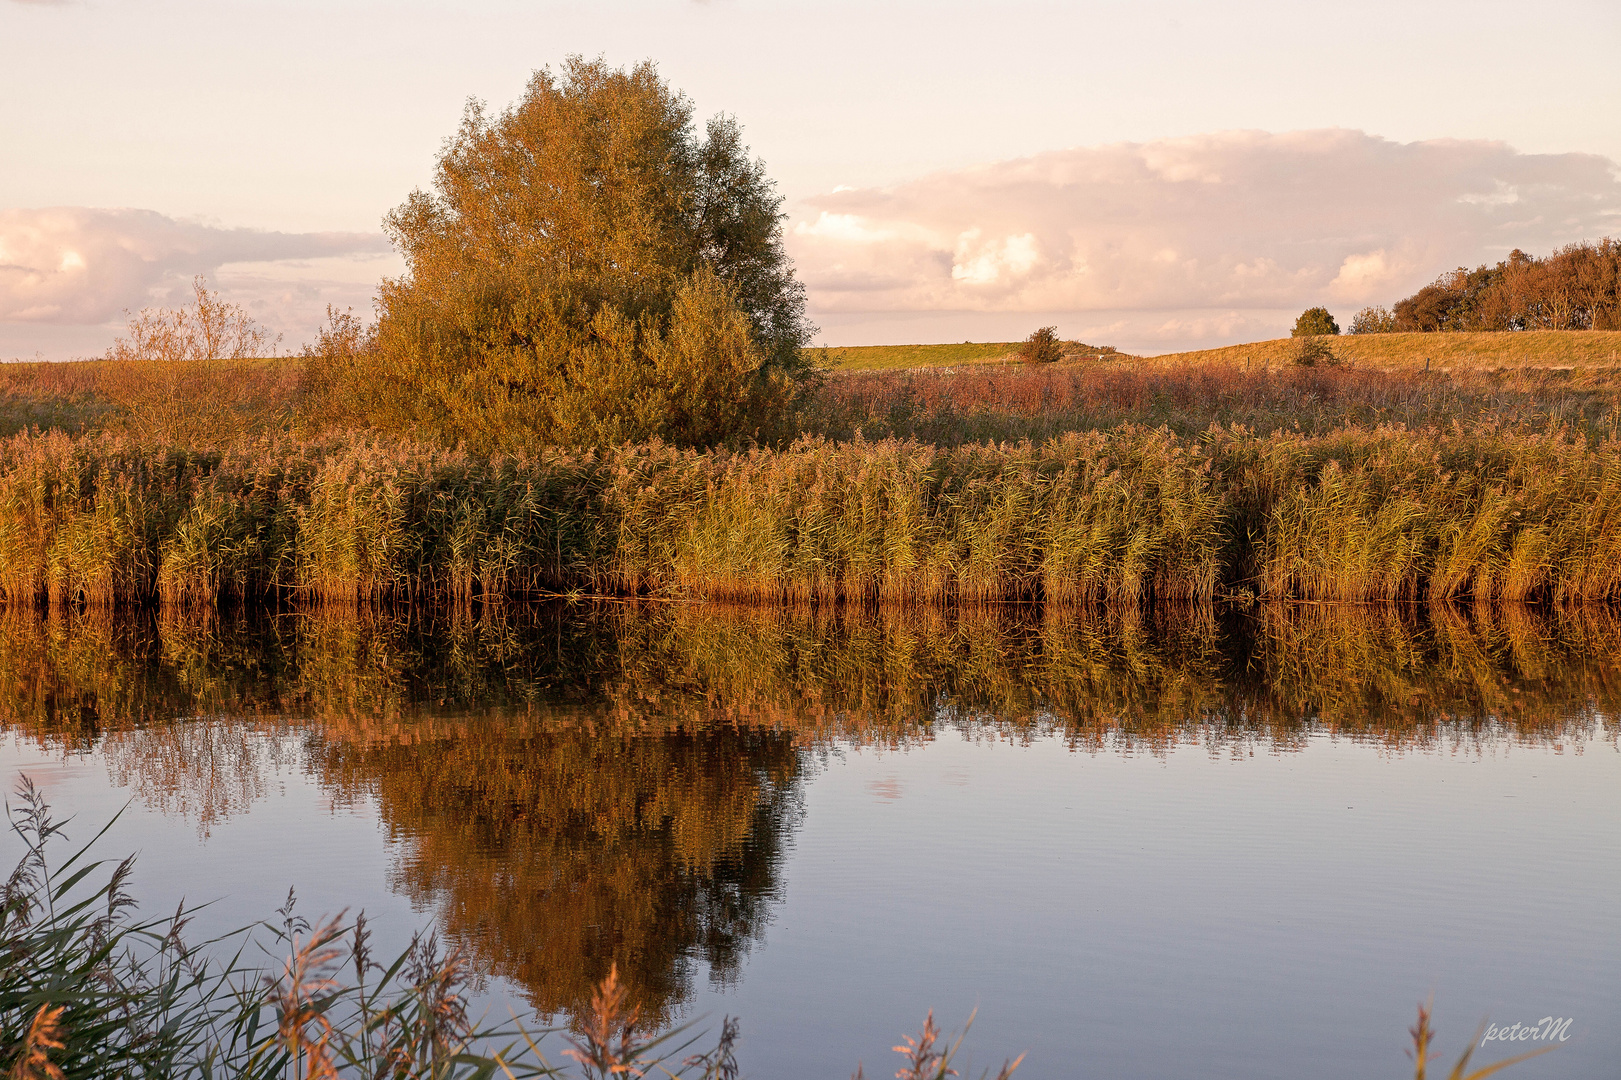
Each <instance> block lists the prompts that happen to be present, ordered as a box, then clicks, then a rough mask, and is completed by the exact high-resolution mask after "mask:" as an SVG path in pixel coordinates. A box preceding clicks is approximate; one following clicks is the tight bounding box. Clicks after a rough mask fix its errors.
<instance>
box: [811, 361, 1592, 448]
mask: <svg viewBox="0 0 1621 1080" xmlns="http://www.w3.org/2000/svg"><path fill="white" fill-rule="evenodd" d="M1618 375H1621V372H1603V371H1585V372H1574V371H1545V370H1537V369H1525V370H1515V371H1508V372H1498V373H1485V372H1474V373H1454V374H1450V375H1444V374H1441V373H1439V372H1432V373H1430V374H1425V373H1424V372H1422V371H1393V372H1383V371H1375V370H1370V369H1368V368H1360V367H1309V368H1307V367H1298V366H1295V365H1293V364H1289V365H1287V366H1284V367H1274V368H1270V369H1268V368H1264V367H1262V366H1261V365H1259V364H1257V365H1256V366H1254V367H1252V368H1249V369H1245V368H1244V367H1242V366H1234V365H1232V364H1229V363H1225V362H1220V361H1214V360H1210V361H1202V362H1186V363H1158V362H1153V363H1137V362H1130V363H1117V362H1107V363H1063V364H1056V365H1052V366H1050V367H1044V368H1038V369H1033V370H1032V369H1029V368H1024V367H1019V366H1008V367H1002V368H980V369H973V370H963V371H956V372H950V373H934V372H927V371H918V372H878V373H861V374H850V375H839V376H835V377H833V378H831V379H829V380H828V383H827V386H826V387H825V388H824V390H823V392H822V394H821V395H820V397H819V398H818V399H816V400H815V401H814V402H813V403H812V405H811V406H810V408H809V410H808V412H807V413H806V415H805V417H804V419H803V423H804V424H805V426H806V427H807V428H808V429H809V430H811V431H815V432H817V433H819V434H823V435H826V436H828V437H830V438H839V439H845V438H850V437H852V436H854V435H855V434H857V433H861V434H863V435H864V436H865V437H867V438H869V439H879V438H886V437H891V436H893V437H896V438H911V439H916V440H918V441H919V442H925V443H934V444H937V445H940V446H958V445H961V444H963V443H970V442H986V441H993V440H994V441H1004V440H1008V439H1031V440H1036V441H1040V440H1044V439H1049V438H1053V437H1055V436H1058V435H1062V434H1063V433H1065V432H1071V431H1107V430H1111V429H1114V428H1118V427H1121V426H1123V425H1127V424H1134V425H1139V426H1146V427H1159V426H1161V425H1163V426H1166V427H1168V428H1170V429H1171V430H1172V431H1174V432H1175V433H1176V434H1178V435H1180V436H1183V437H1185V438H1196V437H1198V436H1199V435H1200V434H1201V433H1203V432H1204V431H1205V430H1207V429H1208V428H1210V427H1211V426H1213V425H1216V426H1224V427H1225V426H1231V425H1235V424H1238V425H1243V426H1244V427H1246V428H1248V429H1249V430H1251V431H1255V432H1259V433H1262V434H1269V433H1271V432H1274V431H1287V432H1291V433H1295V432H1300V433H1304V434H1308V435H1314V434H1326V433H1328V432H1332V431H1335V430H1338V429H1340V428H1345V427H1377V426H1379V425H1388V424H1401V425H1403V426H1405V427H1408V428H1412V429H1421V428H1431V429H1436V428H1439V429H1447V428H1450V427H1452V426H1453V425H1454V424H1457V423H1463V424H1472V423H1477V422H1479V421H1482V420H1487V419H1505V420H1510V421H1512V422H1513V423H1514V424H1516V425H1518V426H1521V427H1531V428H1546V427H1548V426H1550V425H1567V426H1570V427H1573V428H1578V429H1581V430H1585V431H1587V432H1589V433H1592V434H1594V435H1598V434H1600V433H1602V434H1613V433H1614V431H1615V424H1616V421H1617V416H1618V412H1621V378H1618Z"/></svg>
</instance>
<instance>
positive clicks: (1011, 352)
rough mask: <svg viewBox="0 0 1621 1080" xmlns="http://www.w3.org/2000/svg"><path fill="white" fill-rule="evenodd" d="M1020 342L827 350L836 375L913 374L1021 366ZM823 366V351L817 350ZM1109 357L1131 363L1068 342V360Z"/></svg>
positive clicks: (1099, 349) (1113, 354) (1102, 350)
mask: <svg viewBox="0 0 1621 1080" xmlns="http://www.w3.org/2000/svg"><path fill="white" fill-rule="evenodd" d="M1022 344H1023V342H1019V341H983V342H974V341H965V342H963V343H962V344H960V345H955V344H953V345H852V346H846V347H843V348H837V349H833V348H830V349H828V350H827V361H826V362H827V363H828V365H829V366H830V367H831V368H832V369H833V370H834V371H835V372H847V371H911V370H915V369H918V368H949V367H959V366H974V365H984V364H1014V363H1018V360H1019V357H1018V353H1019V347H1020V346H1021V345H1022ZM816 354H817V359H818V362H821V355H822V354H821V350H816ZM1099 356H1108V357H1109V358H1111V359H1131V358H1130V357H1127V356H1126V355H1125V354H1124V353H1121V352H1118V351H1117V350H1115V349H1113V348H1110V347H1109V346H1106V345H1087V344H1084V343H1082V342H1078V341H1071V342H1065V359H1067V360H1081V359H1088V360H1090V359H1094V358H1096V357H1099Z"/></svg>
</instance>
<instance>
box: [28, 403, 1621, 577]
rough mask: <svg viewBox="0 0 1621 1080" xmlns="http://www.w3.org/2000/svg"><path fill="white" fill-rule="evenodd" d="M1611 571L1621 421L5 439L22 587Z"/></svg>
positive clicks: (1617, 567)
mask: <svg viewBox="0 0 1621 1080" xmlns="http://www.w3.org/2000/svg"><path fill="white" fill-rule="evenodd" d="M558 593H564V594H567V593H577V594H592V595H612V596H630V595H637V596H656V597H663V598H670V599H701V600H711V601H713V600H724V601H743V602H753V603H784V602H807V601H821V602H835V601H843V602H886V603H894V602H900V603H930V604H939V603H969V604H971V603H985V602H1003V601H1042V602H1045V603H1049V604H1060V605H1062V604H1086V603H1114V604H1141V603H1148V602H1156V601H1179V602H1186V601H1191V602H1197V603H1210V602H1212V601H1215V600H1217V599H1219V598H1222V597H1239V598H1243V597H1251V596H1253V597H1259V598H1264V599H1307V600H1325V601H1327V600H1332V601H1350V602H1366V601H1379V600H1420V599H1428V600H1441V599H1462V598H1469V599H1475V600H1507V601H1540V600H1545V601H1550V602H1556V603H1579V602H1594V601H1608V600H1612V599H1615V598H1618V597H1621V443H1618V442H1617V441H1616V440H1613V439H1599V440H1595V439H1592V438H1588V437H1581V436H1576V435H1572V434H1569V433H1567V432H1563V431H1558V430H1554V431H1545V432H1540V433H1539V432H1523V431H1510V430H1506V429H1504V428H1502V427H1501V426H1499V425H1497V424H1494V423H1480V424H1476V425H1473V426H1471V427H1467V428H1465V427H1462V426H1458V427H1455V428H1454V429H1452V430H1429V431H1417V432H1415V431H1410V430H1407V429H1404V428H1401V427H1379V428H1374V429H1346V430H1342V431H1337V432H1333V433H1330V434H1326V435H1319V436H1307V435H1302V434H1294V433H1289V432H1284V431H1278V432H1274V433H1273V434H1271V435H1267V436H1257V435H1254V434H1252V433H1250V432H1249V431H1247V430H1246V429H1244V428H1242V427H1233V428H1223V429H1215V428H1212V429H1211V430H1209V431H1207V432H1205V433H1204V434H1203V435H1201V436H1200V437H1198V438H1197V439H1187V438H1181V437H1179V436H1177V435H1176V434H1175V433H1173V432H1171V431H1169V430H1167V429H1163V428H1161V429H1156V430H1147V429H1144V428H1140V427H1135V426H1131V425H1126V426H1123V427H1120V428H1116V429H1113V430H1110V431H1090V432H1079V433H1075V432H1072V433H1068V434H1065V435H1062V436H1059V437H1057V438H1054V439H1050V440H1048V441H1046V442H1043V443H1040V444H1036V443H1032V442H1010V443H999V444H989V443H986V444H969V445H964V446H959V447H954V448H942V447H937V446H932V445H922V444H919V443H916V442H909V441H907V442H903V441H898V440H894V439H888V440H883V441H867V440H864V439H861V438H856V439H852V440H849V441H843V442H834V441H830V440H826V439H821V438H806V439H802V440H800V441H799V442H796V443H795V444H793V445H792V446H790V447H789V448H787V449H785V450H781V451H772V450H755V451H749V452H738V453H732V452H726V451H712V452H705V453H700V452H693V451H678V450H675V449H672V448H669V447H664V446H660V445H657V444H653V445H644V446H636V447H627V448H622V449H614V450H607V451H601V452H597V451H585V452H564V451H548V452H542V453H538V454H536V455H534V456H523V457H495V458H482V457H475V456H473V455H469V454H465V453H461V452H458V451H448V450H442V449H437V448H432V447H426V446H422V445H420V444H415V443H411V442H404V441H401V442H389V441H381V440H376V439H370V438H365V437H360V436H348V437H331V438H327V439H322V440H308V441H297V442H295V441H293V440H291V439H280V440H277V439H265V440H262V441H259V442H256V443H245V444H239V445H238V446H236V447H234V448H232V449H228V450H216V451H193V450H182V449H173V448H162V447H159V448H151V447H144V446H142V445H140V444H137V443H135V442H133V441H130V440H126V439H123V438H120V437H116V436H110V435H101V436H94V437H87V438H81V439H72V438H69V437H67V436H64V435H59V434H52V435H43V436H35V435H19V436H16V437H14V438H12V439H11V440H8V441H6V442H4V443H3V444H0V597H3V598H4V599H5V601H6V602H7V603H10V604H13V605H19V604H20V605H31V604H61V603H86V604H91V605H107V604H115V603H143V604H144V603H162V604H180V605H192V604H212V603H215V602H218V601H220V600H226V599H277V600H282V601H290V602H301V603H339V604H353V603H357V602H368V601H411V600H416V599H428V598H434V599H444V600H450V601H465V600H468V599H471V598H472V597H475V596H483V597H486V598H493V597H504V596H513V597H517V596H534V595H545V594H558Z"/></svg>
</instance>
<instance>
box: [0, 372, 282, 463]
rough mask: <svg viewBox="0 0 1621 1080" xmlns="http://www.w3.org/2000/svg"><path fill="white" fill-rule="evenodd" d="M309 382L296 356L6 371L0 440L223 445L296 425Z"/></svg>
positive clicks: (1, 376)
mask: <svg viewBox="0 0 1621 1080" xmlns="http://www.w3.org/2000/svg"><path fill="white" fill-rule="evenodd" d="M302 376H303V362H302V361H301V360H299V359H295V358H292V357H285V358H271V359H258V360H193V361H161V360H75V361H70V362H66V363H15V364H0V436H4V435H13V434H16V433H18V432H23V431H28V430H31V429H34V428H37V429H39V430H41V431H50V430H57V431H62V432H65V433H67V434H70V435H79V434H85V433H92V432H99V431H112V432H119V433H122V434H127V435H130V436H132V437H134V438H137V439H139V440H142V441H144V442H148V443H154V444H170V445H176V446H199V445H217V444H219V443H222V442H229V441H231V440H233V439H236V438H239V437H241V436H242V435H244V434H255V433H263V432H267V431H273V430H279V429H283V428H287V427H289V426H290V425H292V423H293V421H294V420H295V413H296V410H297V407H298V404H299V385H300V381H301V379H302Z"/></svg>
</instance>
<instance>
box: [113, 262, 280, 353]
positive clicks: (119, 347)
mask: <svg viewBox="0 0 1621 1080" xmlns="http://www.w3.org/2000/svg"><path fill="white" fill-rule="evenodd" d="M191 288H192V292H193V293H194V294H195V295H196V300H195V301H194V303H193V305H192V306H191V307H189V308H172V309H171V308H142V309H141V311H140V313H139V314H135V315H129V323H128V327H127V329H126V331H125V333H126V335H127V336H125V337H121V338H119V339H118V340H117V341H115V342H113V345H112V347H111V348H110V349H108V350H107V359H109V360H247V359H251V358H253V357H258V356H267V355H268V356H274V355H275V352H276V348H277V346H279V345H280V344H281V335H279V334H278V335H276V337H274V338H272V337H271V336H270V332H269V331H268V330H266V329H265V328H264V327H262V326H260V325H259V324H258V323H256V322H254V321H253V316H251V315H249V314H248V312H247V309H245V308H243V307H242V306H241V305H239V304H233V303H230V302H228V301H225V300H221V299H220V295H219V293H217V292H214V291H212V290H211V289H209V287H208V282H207V281H206V280H205V279H204V278H203V277H202V275H200V274H199V275H198V276H197V277H195V278H193V279H192V282H191ZM125 314H126V315H128V314H129V313H128V312H125Z"/></svg>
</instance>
